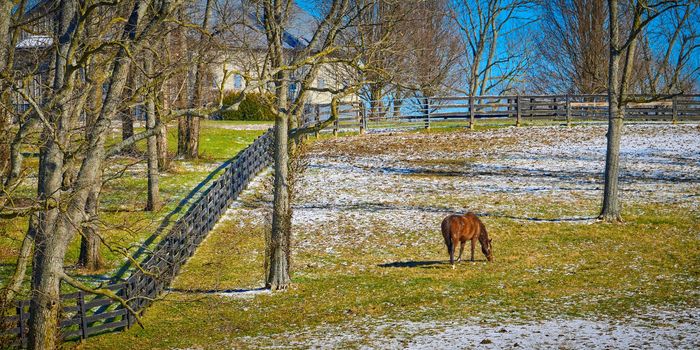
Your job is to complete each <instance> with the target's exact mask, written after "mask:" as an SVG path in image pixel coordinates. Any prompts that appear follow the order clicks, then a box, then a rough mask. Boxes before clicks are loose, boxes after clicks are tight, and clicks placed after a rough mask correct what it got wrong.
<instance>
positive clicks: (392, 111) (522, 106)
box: [304, 95, 700, 133]
mask: <svg viewBox="0 0 700 350" xmlns="http://www.w3.org/2000/svg"><path fill="white" fill-rule="evenodd" d="M631 97H634V99H635V100H639V101H651V102H630V103H628V104H627V105H626V106H625V118H626V119H627V120H632V121H671V122H674V123H675V122H678V121H700V95H677V96H673V97H670V98H667V99H660V100H658V99H656V100H654V99H652V96H645V95H637V96H631ZM607 117H608V97H607V95H503V96H441V97H429V98H410V99H401V100H391V99H387V100H381V101H370V102H362V103H353V104H345V105H341V106H340V107H339V118H338V120H337V121H336V122H334V123H332V125H330V126H328V127H327V129H326V130H330V131H333V132H334V133H337V132H338V131H357V130H359V131H360V132H364V131H367V130H386V129H407V128H430V127H440V126H445V125H446V123H444V122H446V121H447V122H451V123H449V125H454V124H455V123H459V122H464V124H466V125H470V126H472V125H474V124H475V123H476V122H477V120H485V119H486V120H499V121H505V122H511V123H513V125H516V126H520V125H521V124H522V123H524V122H526V121H535V120H553V121H560V122H566V123H567V124H569V125H570V124H573V123H577V122H582V121H602V120H606V119H607ZM328 118H330V106H329V105H315V106H311V107H310V109H309V110H307V113H306V114H305V119H304V123H313V122H319V121H325V120H328Z"/></svg>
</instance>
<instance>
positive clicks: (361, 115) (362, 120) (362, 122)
mask: <svg viewBox="0 0 700 350" xmlns="http://www.w3.org/2000/svg"><path fill="white" fill-rule="evenodd" d="M356 113H357V119H359V121H360V135H364V133H365V128H366V127H367V125H365V114H364V113H362V111H361V110H360V106H357V112H356Z"/></svg>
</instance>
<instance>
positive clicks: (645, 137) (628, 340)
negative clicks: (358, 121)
mask: <svg viewBox="0 0 700 350" xmlns="http://www.w3.org/2000/svg"><path fill="white" fill-rule="evenodd" d="M304 159H305V161H304V163H306V164H307V166H306V171H305V172H304V174H303V176H302V177H301V181H300V183H299V184H298V185H297V193H296V194H295V196H296V201H295V209H294V218H293V224H294V236H293V247H294V248H293V249H294V250H293V255H292V259H293V281H294V285H293V287H292V288H291V289H289V290H286V291H284V292H278V293H270V292H268V291H265V290H262V289H260V288H261V287H262V281H263V256H264V250H265V249H264V244H265V238H264V232H265V230H267V229H268V226H269V222H268V219H267V218H268V217H269V211H270V200H271V195H270V186H271V185H270V175H269V173H267V174H263V175H262V176H260V177H258V179H257V181H255V182H254V183H253V184H251V185H250V187H249V189H248V190H247V191H245V192H244V194H243V195H242V196H241V198H240V200H238V201H237V202H236V203H235V204H234V205H233V206H232V207H231V208H230V209H229V211H228V212H227V214H226V215H225V217H224V218H223V219H222V220H221V221H220V222H219V223H218V224H217V227H216V228H215V229H214V230H213V231H212V233H211V234H210V235H209V237H208V238H207V239H206V240H205V242H204V243H203V244H202V246H201V247H200V248H199V250H198V251H197V253H196V254H195V255H194V257H193V258H192V259H191V260H190V261H189V262H188V263H187V265H185V266H184V268H183V270H182V272H181V274H180V276H179V277H178V278H177V279H176V281H175V283H174V285H173V286H172V288H171V290H170V291H169V292H168V293H166V295H164V296H163V300H162V301H160V302H157V303H156V304H155V305H154V306H152V307H151V308H150V309H149V310H148V311H147V312H146V315H145V317H144V322H145V325H146V328H145V329H139V328H136V327H135V328H132V329H131V330H129V331H127V332H124V333H118V334H108V335H103V336H100V337H96V338H91V339H89V340H88V341H87V342H85V343H84V344H81V345H77V347H78V348H84V349H132V348H156V349H172V348H192V349H221V348H231V349H233V348H236V349H238V348H267V347H273V346H274V347H281V348H309V347H316V348H362V347H371V348H406V347H408V348H426V347H447V346H449V347H457V346H458V347H462V348H463V347H477V346H483V347H486V348H511V347H526V348H528V347H554V348H560V347H563V348H572V347H573V348H580V347H585V348H589V347H590V348H596V347H600V348H604V347H606V346H607V347H622V348H627V347H633V346H636V347H643V348H649V347H654V348H668V347H672V348H695V347H697V346H698V345H700V336H698V333H697V331H696V330H697V328H698V327H700V302H698V300H700V298H699V297H700V236H699V234H698V232H700V208H698V203H699V201H698V196H699V195H700V178H699V177H698V175H697V174H700V129H698V128H697V126H696V125H677V126H671V125H630V126H627V127H625V136H624V137H623V140H622V167H623V172H622V179H621V184H622V202H623V219H624V223H622V224H606V223H601V222H598V221H597V220H596V219H595V217H596V216H597V214H598V210H599V205H600V201H601V199H600V198H601V196H602V177H601V174H602V170H603V167H604V159H605V128H604V127H601V126H577V127H573V128H562V127H533V128H500V129H493V130H485V131H479V132H469V131H466V130H452V131H447V132H445V131H441V132H435V133H433V132H421V133H395V134H382V135H363V136H349V137H340V138H335V139H334V138H324V139H321V140H318V141H313V142H311V143H310V144H309V147H308V152H307V155H306V157H305V158H304ZM465 211H474V212H476V213H477V214H479V215H480V216H481V217H482V219H483V221H484V223H485V224H486V226H487V228H488V229H489V234H490V236H491V237H492V238H493V245H494V255H495V262H493V263H487V262H485V259H484V257H483V256H482V255H480V252H479V249H477V256H476V257H477V261H476V262H468V261H467V262H462V263H460V264H459V265H458V266H457V269H456V270H452V269H451V268H450V266H449V264H448V263H447V262H446V260H447V253H446V250H445V247H444V245H443V242H442V237H441V235H440V230H439V227H440V221H441V220H442V218H443V217H444V216H446V215H447V214H449V213H453V212H465ZM68 346H74V344H68Z"/></svg>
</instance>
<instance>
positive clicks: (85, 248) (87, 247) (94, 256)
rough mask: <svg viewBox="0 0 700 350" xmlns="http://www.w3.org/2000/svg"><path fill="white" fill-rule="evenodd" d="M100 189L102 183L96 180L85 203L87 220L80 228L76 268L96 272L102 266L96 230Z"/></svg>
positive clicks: (98, 237)
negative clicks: (78, 254)
mask: <svg viewBox="0 0 700 350" xmlns="http://www.w3.org/2000/svg"><path fill="white" fill-rule="evenodd" d="M101 189H102V181H100V180H99V179H98V181H95V184H94V185H93V188H92V189H91V190H90V194H89V195H88V199H87V201H86V202H85V216H86V217H87V219H86V221H85V223H84V224H83V227H82V233H83V234H82V237H81V239H80V256H79V257H78V266H82V267H83V268H85V269H86V270H88V271H98V270H100V269H101V268H102V267H103V266H104V264H103V261H102V255H101V254H100V236H99V231H98V228H97V220H98V218H99V208H100V205H99V202H100V191H101Z"/></svg>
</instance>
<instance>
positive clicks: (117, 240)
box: [0, 121, 270, 282]
mask: <svg viewBox="0 0 700 350" xmlns="http://www.w3.org/2000/svg"><path fill="white" fill-rule="evenodd" d="M249 124H264V125H270V124H269V123H240V122H228V121H203V122H202V125H201V127H202V128H201V135H200V153H201V157H200V159H197V160H194V161H184V160H174V161H173V162H172V166H171V169H170V170H168V171H167V172H166V173H162V174H161V176H160V194H161V199H162V200H163V202H164V207H163V208H162V209H161V210H160V211H158V212H156V213H149V212H144V211H143V207H144V206H145V203H146V195H147V193H146V188H147V178H146V174H145V170H144V169H145V167H143V163H144V161H143V160H142V159H139V158H124V157H120V158H116V159H114V160H110V164H111V165H115V164H119V165H120V167H126V166H128V165H130V164H134V163H141V168H140V170H138V171H135V173H130V174H127V175H126V176H122V177H120V178H117V179H114V180H111V181H109V182H107V183H106V184H105V186H104V187H103V193H102V196H101V203H100V204H101V210H102V214H101V216H100V220H101V221H102V228H101V234H102V236H103V238H104V240H105V242H106V243H108V244H109V245H111V246H114V247H129V246H130V245H132V244H133V243H136V242H141V241H143V240H145V239H146V238H147V237H149V236H150V235H151V234H153V233H154V232H155V231H156V229H157V227H158V226H159V225H160V223H161V221H162V219H163V218H164V217H165V216H166V215H167V214H168V213H169V212H171V211H172V210H173V209H175V208H176V207H177V206H178V204H179V202H180V200H181V199H183V198H185V197H186V196H187V195H188V193H190V191H191V190H192V189H193V188H194V187H195V186H196V185H197V184H199V183H200V182H201V181H202V180H204V179H205V178H206V177H207V176H208V175H209V174H210V172H211V169H213V168H216V166H217V165H218V164H221V163H222V162H223V161H225V160H227V159H230V158H231V157H233V156H235V155H236V154H237V153H238V152H240V151H241V150H242V149H244V148H245V147H246V146H247V145H249V144H250V143H252V142H253V141H254V140H255V138H257V137H258V136H260V135H261V134H262V133H263V132H264V130H233V129H230V128H227V127H233V126H239V125H249ZM116 137H117V136H115V138H116ZM176 137H177V127H176V126H175V125H173V126H170V127H169V132H168V139H169V140H168V146H169V151H170V153H171V154H174V153H175V151H176V149H177V138H176ZM145 147H146V146H145V141H143V142H140V143H139V144H138V145H137V149H140V150H145ZM25 165H26V167H27V168H28V169H35V168H36V166H37V160H36V158H27V159H26V162H25ZM217 176H218V174H217ZM214 178H216V176H214V177H213V178H212V180H213V179H214ZM35 186H36V185H35V184H31V183H28V184H24V185H22V186H20V188H19V189H18V191H17V193H16V194H15V195H14V196H13V197H14V198H17V199H19V200H28V199H30V198H32V197H31V196H33V194H34V193H35V191H36V189H35ZM204 189H206V186H204V187H203V188H202V190H204ZM187 205H189V203H188V204H187ZM185 211H186V206H185V207H184V208H183V209H182V210H181V211H180V213H179V214H177V215H174V216H173V217H172V218H171V222H174V221H175V220H176V219H177V217H178V216H179V215H181V214H183V213H184V212H185ZM26 226H27V219H26V218H15V219H12V220H0V231H3V232H4V234H3V235H0V280H2V282H4V281H5V280H6V279H7V278H9V276H10V275H11V274H12V272H13V271H14V264H15V259H16V256H17V253H18V249H19V246H20V244H21V241H20V240H21V238H22V237H23V235H24V233H25V232H26ZM156 241H157V240H156ZM132 250H133V248H132ZM79 251H80V241H79V237H78V236H77V235H76V238H75V239H74V240H73V241H72V242H71V245H70V247H69V249H68V251H67V253H66V264H67V267H68V268H69V270H70V271H71V273H74V274H78V275H82V274H84V272H82V271H77V270H73V269H72V267H71V266H72V265H73V264H75V262H76V261H77V259H78V255H79ZM102 252H103V255H104V259H105V262H106V268H105V269H104V270H103V271H100V272H99V273H104V274H110V273H111V271H113V270H114V269H116V268H118V267H119V266H121V265H122V263H123V262H124V261H125V257H124V256H123V255H122V254H120V253H117V252H113V251H110V250H109V249H102ZM84 278H85V279H86V280H87V281H90V280H91V279H92V277H90V276H89V275H86V276H85V277H84Z"/></svg>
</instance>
